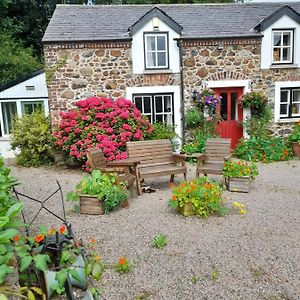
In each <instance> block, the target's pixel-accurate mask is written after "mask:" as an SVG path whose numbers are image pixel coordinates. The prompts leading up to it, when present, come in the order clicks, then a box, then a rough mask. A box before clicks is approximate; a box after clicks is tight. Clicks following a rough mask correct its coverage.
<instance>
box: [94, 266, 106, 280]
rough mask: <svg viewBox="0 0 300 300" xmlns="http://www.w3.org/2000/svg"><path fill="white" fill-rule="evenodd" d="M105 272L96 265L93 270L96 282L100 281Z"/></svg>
mask: <svg viewBox="0 0 300 300" xmlns="http://www.w3.org/2000/svg"><path fill="white" fill-rule="evenodd" d="M102 272H103V268H102V266H101V265H100V264H98V263H95V264H94V265H93V269H92V276H93V278H94V279H95V280H99V279H100V278H101V275H102Z"/></svg>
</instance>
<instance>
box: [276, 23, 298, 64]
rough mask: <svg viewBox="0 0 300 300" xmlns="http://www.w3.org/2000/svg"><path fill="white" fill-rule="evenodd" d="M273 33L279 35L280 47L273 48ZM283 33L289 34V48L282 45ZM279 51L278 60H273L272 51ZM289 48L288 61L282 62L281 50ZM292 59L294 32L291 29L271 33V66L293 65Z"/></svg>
mask: <svg viewBox="0 0 300 300" xmlns="http://www.w3.org/2000/svg"><path fill="white" fill-rule="evenodd" d="M275 33H280V34H281V38H280V41H281V44H280V46H275V45H274V35H275ZM284 33H289V34H290V37H291V38H290V41H291V44H290V45H289V46H284V45H283V34H284ZM275 48H277V49H280V60H274V49H275ZM288 48H290V59H289V60H283V49H288ZM293 57H294V30H292V29H281V30H280V29H276V30H273V31H272V64H292V63H293Z"/></svg>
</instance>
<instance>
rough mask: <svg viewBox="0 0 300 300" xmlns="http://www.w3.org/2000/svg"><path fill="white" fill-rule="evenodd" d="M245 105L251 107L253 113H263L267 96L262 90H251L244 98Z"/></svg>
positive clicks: (243, 103)
mask: <svg viewBox="0 0 300 300" xmlns="http://www.w3.org/2000/svg"><path fill="white" fill-rule="evenodd" d="M242 105H243V107H250V109H251V113H252V114H253V115H262V113H263V112H264V109H265V107H266V105H267V96H266V95H265V94H263V93H262V92H249V93H246V94H245V95H244V96H243V98H242Z"/></svg>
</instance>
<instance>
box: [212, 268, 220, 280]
mask: <svg viewBox="0 0 300 300" xmlns="http://www.w3.org/2000/svg"><path fill="white" fill-rule="evenodd" d="M219 276H220V272H219V270H218V269H216V268H213V270H212V271H211V273H210V278H211V279H212V280H213V281H216V280H218V279H219Z"/></svg>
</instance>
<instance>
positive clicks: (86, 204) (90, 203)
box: [79, 195, 104, 215]
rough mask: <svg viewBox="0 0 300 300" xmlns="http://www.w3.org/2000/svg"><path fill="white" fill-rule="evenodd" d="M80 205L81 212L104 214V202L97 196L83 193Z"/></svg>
mask: <svg viewBox="0 0 300 300" xmlns="http://www.w3.org/2000/svg"><path fill="white" fill-rule="evenodd" d="M79 206H80V213H81V214H88V215H103V214H104V202H103V201H101V200H99V199H98V198H97V197H96V196H92V195H81V196H80V197H79Z"/></svg>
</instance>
